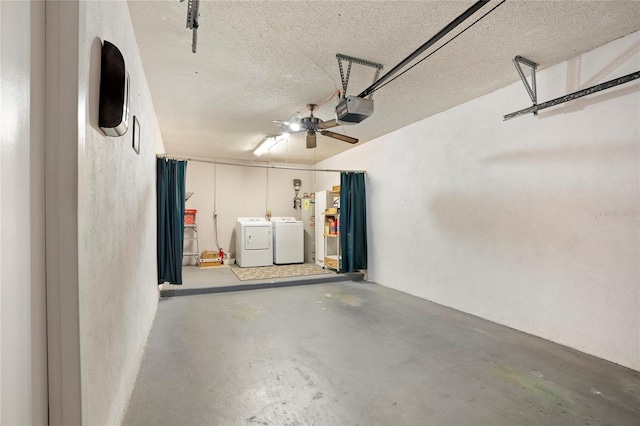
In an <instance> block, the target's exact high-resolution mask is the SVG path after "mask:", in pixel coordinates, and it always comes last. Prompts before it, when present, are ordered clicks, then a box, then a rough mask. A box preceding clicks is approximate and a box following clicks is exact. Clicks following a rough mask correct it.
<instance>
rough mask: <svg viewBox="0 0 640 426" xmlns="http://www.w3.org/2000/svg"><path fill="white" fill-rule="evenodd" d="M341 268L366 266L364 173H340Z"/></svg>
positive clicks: (353, 270) (352, 270) (350, 268)
mask: <svg viewBox="0 0 640 426" xmlns="http://www.w3.org/2000/svg"><path fill="white" fill-rule="evenodd" d="M340 246H341V248H342V269H341V271H342V272H355V271H356V270H358V269H367V195H366V191H365V185H364V173H353V172H341V173H340Z"/></svg>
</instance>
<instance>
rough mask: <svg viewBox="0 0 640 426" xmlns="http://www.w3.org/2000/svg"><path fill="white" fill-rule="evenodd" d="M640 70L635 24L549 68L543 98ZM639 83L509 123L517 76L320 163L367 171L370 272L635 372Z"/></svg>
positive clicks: (519, 97) (520, 101) (638, 349)
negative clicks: (488, 91) (631, 31)
mask: <svg viewBox="0 0 640 426" xmlns="http://www.w3.org/2000/svg"><path fill="white" fill-rule="evenodd" d="M530 59H532V60H535V59H536V58H530ZM505 61H510V58H505ZM639 68H640V33H635V34H632V35H630V36H628V37H625V38H623V39H619V40H616V41H614V42H612V43H610V44H607V45H605V46H603V47H601V48H599V49H596V50H594V51H592V52H588V53H586V54H583V55H581V56H579V57H577V58H575V59H573V60H570V61H567V62H564V63H561V64H558V65H556V66H553V67H550V68H548V69H545V70H542V71H541V72H539V73H538V91H539V92H538V99H540V100H542V101H546V100H549V99H552V98H554V97H557V96H561V95H564V94H566V93H569V92H572V91H574V90H576V89H577V88H578V86H579V87H580V88H582V87H588V86H590V85H593V84H597V83H601V82H604V81H607V80H610V79H612V78H615V77H618V76H622V75H625V74H628V73H631V72H634V71H637V70H638V69H639ZM515 75H516V74H515V70H514V79H515ZM403 78H411V75H410V74H407V75H406V76H405V77H403ZM639 86H640V84H639V83H638V82H633V83H628V84H626V85H623V86H620V87H617V88H614V89H610V90H608V91H605V92H601V93H599V94H596V95H592V96H591V97H589V98H583V99H581V100H576V101H573V102H572V103H568V104H565V105H564V106H559V107H555V108H554V109H547V110H545V111H542V112H541V113H540V115H539V117H538V118H535V117H533V116H526V117H522V118H517V119H514V120H511V121H507V122H503V121H502V115H504V114H506V113H510V112H513V111H516V110H519V109H522V108H524V107H527V106H529V105H530V104H531V102H530V100H529V98H528V96H527V94H526V92H525V89H524V87H523V85H522V84H521V82H520V81H518V82H517V83H514V84H513V85H511V86H508V87H506V88H503V89H501V90H498V91H496V92H494V93H491V94H489V95H486V96H484V97H481V98H479V99H476V100H474V101H471V102H469V103H467V104H464V105H461V106H458V107H456V108H453V109H451V110H448V111H446V112H443V113H441V114H438V115H436V116H434V117H431V118H428V119H425V120H423V121H421V122H418V123H415V124H413V125H410V126H407V127H406V128H403V129H400V130H398V131H396V132H394V133H391V134H388V135H386V136H383V137H381V138H379V139H377V140H375V141H372V142H369V143H367V144H365V145H362V146H361V147H358V148H355V149H353V150H350V151H347V152H345V153H343V154H341V155H339V156H337V157H334V158H332V159H329V160H327V161H325V162H322V163H319V164H318V167H331V168H357V169H366V170H367V195H368V215H369V222H368V234H369V235H368V239H369V270H368V272H369V278H370V279H371V280H373V281H375V282H377V283H379V284H382V285H385V286H389V287H392V288H396V289H398V290H401V291H404V292H407V293H410V294H413V295H417V296H420V297H423V298H425V299H429V300H432V301H435V302H437V303H441V304H443V305H446V306H450V307H453V308H456V309H459V310H461V311H464V312H468V313H471V314H474V315H478V316H480V317H483V318H487V319H489V320H492V321H495V322H498V323H501V324H505V325H507V326H510V327H513V328H516V329H518V330H522V331H525V332H527V333H531V334H534V335H537V336H541V337H544V338H546V339H549V340H552V341H555V342H558V343H561V344H564V345H567V346H570V347H573V348H576V349H578V350H581V351H583V352H586V353H589V354H593V355H595V356H598V357H601V358H604V359H607V360H611V361H613V362H616V363H618V364H621V365H624V366H628V367H631V368H634V369H640V343H639V342H640V284H639V283H640V277H639V272H640V268H639V257H638V246H639V224H640V220H639V210H638V208H639V206H640V191H639V154H640V152H639V151H640V96H639V91H640V89H639ZM390 90H392V89H390ZM375 119H376V117H375V116H373V117H371V118H370V120H375ZM331 182H335V181H334V180H332V178H330V177H328V178H327V181H326V182H322V181H320V180H319V181H318V185H319V187H317V189H319V188H322V187H326V186H327V185H329V184H330V183H331Z"/></svg>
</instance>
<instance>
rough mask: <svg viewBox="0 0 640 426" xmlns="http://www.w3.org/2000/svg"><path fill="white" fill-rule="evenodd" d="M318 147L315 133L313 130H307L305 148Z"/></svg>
mask: <svg viewBox="0 0 640 426" xmlns="http://www.w3.org/2000/svg"><path fill="white" fill-rule="evenodd" d="M316 146H318V144H317V143H316V132H315V131H313V130H307V148H308V149H311V148H315V147H316Z"/></svg>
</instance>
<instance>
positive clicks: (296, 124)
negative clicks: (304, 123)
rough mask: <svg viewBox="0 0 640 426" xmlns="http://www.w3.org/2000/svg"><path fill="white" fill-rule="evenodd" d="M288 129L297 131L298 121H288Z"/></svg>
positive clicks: (298, 129)
mask: <svg viewBox="0 0 640 426" xmlns="http://www.w3.org/2000/svg"><path fill="white" fill-rule="evenodd" d="M289 130H291V131H292V132H299V131H300V124H299V123H290V124H289Z"/></svg>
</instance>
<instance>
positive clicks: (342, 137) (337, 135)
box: [320, 130, 358, 144]
mask: <svg viewBox="0 0 640 426" xmlns="http://www.w3.org/2000/svg"><path fill="white" fill-rule="evenodd" d="M320 133H322V134H323V135H324V136H329V137H330V138H334V139H338V140H341V141H343V142H348V143H351V144H354V143H358V139H356V138H352V137H351V136H347V135H342V134H340V133H335V132H330V131H329V130H323V131H321V132H320Z"/></svg>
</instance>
